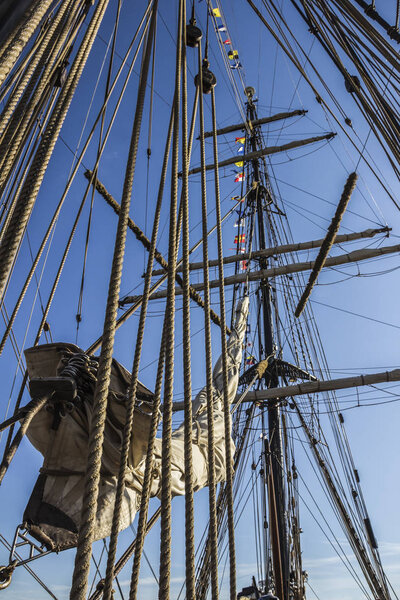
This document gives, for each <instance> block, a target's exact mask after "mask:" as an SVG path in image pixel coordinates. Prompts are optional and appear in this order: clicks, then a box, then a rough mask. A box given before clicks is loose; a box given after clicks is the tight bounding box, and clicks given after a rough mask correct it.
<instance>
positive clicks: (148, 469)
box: [129, 317, 167, 600]
mask: <svg viewBox="0 0 400 600" xmlns="http://www.w3.org/2000/svg"><path fill="white" fill-rule="evenodd" d="M166 323H167V318H166V317H165V318H164V326H163V333H162V339H161V347H160V354H159V358H158V367H157V376H156V387H155V390H154V401H153V414H152V418H151V425H150V432H149V445H148V447H147V455H146V463H145V469H144V477H143V485H142V496H141V499H140V511H139V519H138V526H137V532H136V545H135V556H134V559H133V566H132V577H131V587H130V590H129V600H136V597H137V590H138V584H139V572H140V562H141V558H142V551H143V545H144V540H145V537H146V533H147V513H148V509H149V500H150V492H151V483H152V476H153V474H152V470H153V469H152V467H153V458H154V445H155V444H154V441H155V438H156V434H157V428H158V423H159V408H160V403H161V390H162V383H163V373H164V364H165V337H166V331H167V329H166Z"/></svg>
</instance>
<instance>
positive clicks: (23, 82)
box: [0, 0, 72, 135]
mask: <svg viewBox="0 0 400 600" xmlns="http://www.w3.org/2000/svg"><path fill="white" fill-rule="evenodd" d="M71 4H72V2H71V0H64V2H62V3H61V5H60V7H59V9H58V11H57V13H56V15H55V17H54V19H53V20H52V22H51V24H50V27H48V28H47V30H46V33H45V36H44V37H43V40H42V42H41V44H40V45H39V47H38V49H37V51H36V52H35V54H34V56H33V58H32V60H31V61H30V62H29V64H28V66H27V68H26V69H25V71H24V73H23V75H22V77H21V79H20V80H19V81H18V83H17V85H16V86H15V88H14V89H13V90H12V93H11V94H10V96H9V98H8V100H7V103H6V105H5V107H4V109H3V111H2V113H1V117H0V135H1V134H2V133H3V131H4V129H5V127H6V125H7V123H8V120H9V118H10V117H11V115H12V114H13V112H14V110H15V107H16V106H17V104H18V101H19V99H20V98H21V96H22V94H24V92H25V88H26V87H27V85H28V83H29V84H30V85H31V82H32V80H31V77H32V75H33V74H34V72H35V70H36V67H38V65H39V63H40V66H39V67H38V73H37V77H38V76H39V72H41V71H42V69H43V65H44V64H45V62H46V60H47V58H48V56H49V54H50V52H51V51H52V48H53V46H54V43H55V41H56V39H57V36H58V35H60V33H61V31H62V28H63V25H64V23H63V18H64V15H65V12H66V10H67V9H68V8H70V5H71ZM32 79H33V81H34V83H33V85H35V84H36V81H37V78H36V77H33V78H32ZM32 90H33V87H31V91H32Z"/></svg>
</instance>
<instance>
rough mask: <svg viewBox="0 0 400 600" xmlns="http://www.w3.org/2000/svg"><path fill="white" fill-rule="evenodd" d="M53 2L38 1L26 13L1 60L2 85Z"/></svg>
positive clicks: (0, 82)
mask: <svg viewBox="0 0 400 600" xmlns="http://www.w3.org/2000/svg"><path fill="white" fill-rule="evenodd" d="M52 1H53V0H36V2H34V3H33V4H32V5H31V6H30V7H29V9H28V10H27V11H26V12H25V14H24V18H23V21H22V23H21V24H20V25H19V26H18V28H17V32H16V34H15V36H14V37H13V39H12V41H11V42H10V43H9V44H8V47H7V50H6V51H5V52H4V53H3V55H2V56H1V58H0V85H1V84H2V83H3V81H4V80H5V78H6V77H7V75H8V73H9V72H10V71H11V69H12V68H13V66H14V65H15V63H16V61H17V60H18V57H19V56H20V54H21V52H22V50H23V49H24V47H25V46H26V44H27V43H28V41H29V40H30V38H31V36H32V35H33V33H34V32H35V29H36V28H37V26H38V25H39V23H40V21H41V20H42V18H43V16H44V14H45V13H46V11H47V9H48V8H49V6H50V4H51V3H52Z"/></svg>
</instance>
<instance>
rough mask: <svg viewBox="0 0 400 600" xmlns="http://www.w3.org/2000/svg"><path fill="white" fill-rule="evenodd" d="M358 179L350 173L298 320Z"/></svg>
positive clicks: (301, 303)
mask: <svg viewBox="0 0 400 600" xmlns="http://www.w3.org/2000/svg"><path fill="white" fill-rule="evenodd" d="M357 178H358V176H357V173H350V175H349V176H348V178H347V181H346V184H345V186H344V189H343V193H342V196H341V198H340V201H339V204H338V206H337V209H336V212H335V216H334V217H333V219H332V222H331V224H330V225H329V228H328V231H327V234H326V236H325V239H324V241H323V243H322V246H321V248H320V250H319V252H318V256H317V258H316V259H315V263H314V268H313V270H312V271H311V273H310V277H309V280H308V283H307V285H306V288H305V290H304V292H303V294H302V296H301V298H300V300H299V303H298V305H297V307H296V310H295V313H294V314H295V316H296V317H297V318H298V317H299V316H300V315H301V313H302V312H303V310H304V308H305V306H306V304H307V300H308V299H309V297H310V295H311V291H312V289H313V287H314V284H315V282H316V281H317V278H318V275H319V274H320V272H321V270H322V269H323V267H324V264H325V261H326V259H327V258H328V254H329V252H330V250H331V248H332V246H333V244H334V242H335V237H336V235H337V232H338V231H339V227H340V223H341V220H342V217H343V215H344V212H345V210H346V207H347V204H348V203H349V200H350V197H351V194H352V193H353V190H354V188H355V187H356V182H357Z"/></svg>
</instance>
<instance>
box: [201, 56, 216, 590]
mask: <svg viewBox="0 0 400 600" xmlns="http://www.w3.org/2000/svg"><path fill="white" fill-rule="evenodd" d="M198 86H199V92H200V154H201V213H202V232H203V263H204V264H203V281H204V303H205V311H204V335H205V353H206V391H207V429H208V499H209V520H210V521H209V540H210V551H211V594H212V598H213V600H217V599H218V530H217V518H216V484H215V450H214V418H213V416H214V415H213V413H214V406H213V380H212V354H211V324H210V289H209V286H208V283H209V271H208V238H207V179H206V157H205V144H204V102H203V65H202V56H201V44H199V47H198Z"/></svg>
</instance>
